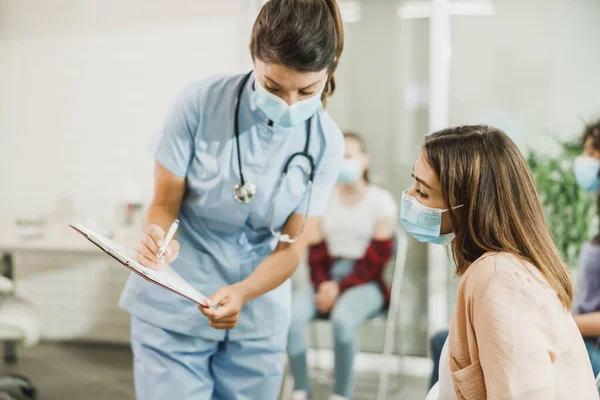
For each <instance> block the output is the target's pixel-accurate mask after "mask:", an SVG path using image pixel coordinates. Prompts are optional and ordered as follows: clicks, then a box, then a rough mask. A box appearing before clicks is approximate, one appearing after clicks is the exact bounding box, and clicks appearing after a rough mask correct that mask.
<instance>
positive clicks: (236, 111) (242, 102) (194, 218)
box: [121, 0, 344, 400]
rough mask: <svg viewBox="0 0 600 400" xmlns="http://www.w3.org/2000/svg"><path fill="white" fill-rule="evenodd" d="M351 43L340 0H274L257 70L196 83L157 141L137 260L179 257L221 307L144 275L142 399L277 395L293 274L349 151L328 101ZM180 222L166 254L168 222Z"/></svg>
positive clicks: (258, 41)
mask: <svg viewBox="0 0 600 400" xmlns="http://www.w3.org/2000/svg"><path fill="white" fill-rule="evenodd" d="M342 49H343V27H342V22H341V18H340V12H339V9H338V7H337V4H336V3H335V0H270V1H269V2H267V3H266V4H265V5H264V7H263V8H262V10H261V12H260V14H259V16H258V18H257V20H256V22H255V24H254V28H253V31H252V38H251V43H250V51H251V55H252V58H253V61H254V70H253V71H252V72H251V73H248V74H243V75H234V76H218V77H212V78H208V79H204V80H201V81H198V82H193V83H191V84H190V85H188V86H187V87H186V88H185V89H184V90H183V91H182V92H181V93H180V94H179V95H178V96H177V98H176V99H175V101H174V103H173V105H172V107H171V108H170V110H169V112H168V113H167V117H166V120H165V122H164V125H163V126H162V128H161V129H160V130H159V132H158V133H157V135H156V136H155V138H154V140H153V141H152V144H151V147H150V148H151V152H152V154H153V156H154V158H155V160H156V164H155V174H154V176H155V191H154V197H153V199H152V203H151V205H150V208H149V211H148V216H147V219H146V226H147V227H146V229H145V233H144V234H143V237H142V239H141V241H140V245H139V252H138V255H137V256H138V260H139V262H140V263H142V264H143V265H145V266H147V267H151V268H160V267H161V266H164V265H167V264H170V265H171V266H172V267H173V268H174V269H175V270H176V271H177V272H178V273H179V274H181V275H182V276H183V277H184V278H185V279H186V280H187V281H189V282H190V283H191V284H192V285H194V286H195V287H196V288H198V289H199V290H200V291H202V292H203V293H206V294H212V295H211V297H210V302H211V304H212V305H219V306H220V307H218V308H216V309H215V308H201V309H200V311H199V310H198V308H196V307H195V305H194V304H193V303H191V302H190V301H187V300H186V299H184V298H182V297H180V296H178V295H175V294H173V293H171V292H169V291H167V290H165V289H162V288H160V287H158V286H155V285H152V284H149V283H147V282H145V281H144V280H143V279H140V278H139V277H137V276H132V277H130V279H129V281H128V282H127V285H126V287H125V290H124V292H123V294H122V297H121V306H122V307H123V308H124V309H125V310H127V311H128V312H129V313H131V315H132V333H131V341H132V349H133V354H134V375H135V386H136V394H137V398H138V399H141V400H154V399H156V400H164V399H178V400H180V399H182V400H183V399H252V400H257V399H260V400H271V399H275V398H277V396H278V393H279V389H280V385H281V378H282V370H283V362H284V355H285V347H286V337H287V332H288V326H289V323H290V301H291V286H290V280H289V279H288V278H289V277H290V276H291V275H292V273H293V272H294V270H295V269H296V267H297V265H298V264H299V262H300V259H301V256H302V254H303V253H304V251H305V249H306V246H307V240H308V238H309V237H311V236H312V234H313V231H314V230H315V228H316V227H317V226H318V225H319V219H320V216H321V215H322V214H323V211H324V209H325V205H326V203H327V200H328V197H329V194H330V192H331V189H332V187H333V185H334V183H335V181H336V178H337V176H338V172H339V167H340V163H341V161H342V158H343V154H344V144H343V137H342V134H341V132H340V130H339V128H338V127H337V126H336V124H335V123H334V122H333V120H332V119H331V117H330V116H329V115H328V114H327V113H326V112H325V111H324V110H323V108H322V104H323V103H325V101H326V99H327V97H328V96H330V95H332V94H333V92H334V90H335V81H334V72H335V69H336V67H337V64H338V61H339V59H340V55H341V53H342ZM176 218H178V219H179V220H180V221H181V223H180V226H179V234H178V237H177V240H176V241H173V242H172V243H171V245H170V247H169V249H168V250H167V252H166V255H165V256H164V258H162V259H158V258H157V256H156V254H157V253H158V248H159V246H161V244H162V241H163V240H164V237H165V231H166V230H167V229H168V228H169V225H170V224H171V223H172V222H173V220H175V219H176Z"/></svg>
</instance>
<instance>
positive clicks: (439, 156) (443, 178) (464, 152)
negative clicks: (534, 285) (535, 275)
mask: <svg viewBox="0 0 600 400" xmlns="http://www.w3.org/2000/svg"><path fill="white" fill-rule="evenodd" d="M424 155H425V158H426V160H427V162H428V164H429V165H430V166H431V167H432V168H433V170H434V171H435V173H436V175H437V176H438V178H439V181H440V184H441V188H442V193H443V196H444V201H445V202H446V205H447V206H448V208H449V209H450V211H449V213H450V218H451V220H452V224H453V226H454V231H455V233H456V238H455V239H454V242H453V245H452V250H453V255H454V260H455V262H456V268H457V269H456V273H457V275H459V276H460V275H462V274H464V273H465V271H466V270H467V268H468V267H469V265H470V264H471V263H473V262H474V261H475V260H477V259H478V258H479V257H481V256H482V255H483V254H484V253H487V252H500V251H504V252H509V253H512V254H515V255H517V256H519V257H521V258H523V259H525V260H527V261H529V262H530V263H531V264H532V265H534V266H535V267H537V268H538V269H539V270H540V271H541V273H542V274H543V275H544V276H545V278H546V279H547V281H548V283H549V284H550V285H551V286H552V288H553V289H554V290H555V291H556V293H557V295H558V297H559V299H560V301H561V302H562V303H563V305H564V307H565V309H567V310H570V309H571V304H572V301H573V285H572V282H571V279H570V276H569V273H568V271H567V269H566V267H565V264H564V263H563V261H562V259H561V256H560V254H559V252H558V250H557V248H556V246H555V245H554V242H553V240H552V236H551V234H550V230H549V229H548V225H547V224H546V220H545V218H544V215H543V212H542V207H541V205H540V201H539V197H538V193H537V186H536V184H535V181H534V180H533V176H532V175H531V171H530V169H529V166H528V165H527V162H526V161H525V159H524V158H523V155H522V154H521V152H520V151H519V149H518V148H517V146H516V145H515V144H514V142H513V141H512V140H511V139H510V138H509V137H508V136H507V135H506V134H505V133H504V132H502V131H501V130H499V129H496V128H492V127H489V126H485V125H471V126H459V127H456V128H450V129H445V130H443V131H440V132H436V133H434V134H432V135H430V136H428V137H427V138H426V140H425V144H424ZM459 205H464V206H463V207H460V208H457V209H453V208H454V207H456V206H459Z"/></svg>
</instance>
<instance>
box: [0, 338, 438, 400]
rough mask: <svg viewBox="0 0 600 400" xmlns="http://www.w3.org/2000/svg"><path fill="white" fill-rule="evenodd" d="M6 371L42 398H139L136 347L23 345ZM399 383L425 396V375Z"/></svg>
mask: <svg viewBox="0 0 600 400" xmlns="http://www.w3.org/2000/svg"><path fill="white" fill-rule="evenodd" d="M1 373H17V374H21V375H25V376H27V377H28V378H30V379H31V380H32V381H33V382H34V383H35V385H36V386H37V388H38V390H39V392H40V396H39V399H40V400H109V399H110V400H116V399H118V400H128V399H131V400H133V399H134V390H133V376H132V372H131V352H130V350H129V349H128V348H127V347H122V346H107V345H98V344H56V343H43V344H41V345H38V346H36V347H34V348H31V349H19V361H18V363H17V364H15V365H11V366H7V365H2V366H1ZM368 378H369V377H368V376H360V377H358V379H362V380H369V379H368ZM396 383H399V384H400V387H401V390H400V391H398V392H397V393H396V394H394V395H393V396H390V398H391V399H407V400H422V399H424V398H425V395H426V391H427V381H426V380H425V379H416V378H408V377H406V378H401V380H400V381H397V382H396ZM375 389H376V388H375V387H373V388H371V389H369V387H368V386H365V387H362V386H361V387H357V392H358V393H357V395H356V396H355V399H356V400H359V399H369V398H373V397H374V392H375V391H376V390H375ZM329 393H330V389H329V387H328V386H327V385H326V384H323V385H319V384H318V383H317V382H315V395H316V399H315V400H322V399H323V400H325V399H327V395H328V394H329ZM169 400H177V399H169ZM198 400H205V399H198ZM257 400H263V399H257Z"/></svg>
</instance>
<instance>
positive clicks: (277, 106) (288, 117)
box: [254, 80, 325, 128]
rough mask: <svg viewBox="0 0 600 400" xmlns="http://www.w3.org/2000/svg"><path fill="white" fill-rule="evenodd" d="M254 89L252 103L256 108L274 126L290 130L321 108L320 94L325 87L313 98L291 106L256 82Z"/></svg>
mask: <svg viewBox="0 0 600 400" xmlns="http://www.w3.org/2000/svg"><path fill="white" fill-rule="evenodd" d="M254 87H255V90H254V102H255V103H256V105H257V106H258V108H260V109H261V110H262V112H264V113H265V115H266V116H267V118H269V119H270V120H271V121H273V123H274V124H276V125H281V126H283V127H284V128H291V127H292V126H294V125H298V124H301V123H303V122H305V121H306V120H307V119H309V118H310V117H312V116H313V115H314V114H315V113H316V112H317V111H318V110H319V109H320V108H322V107H323V103H322V102H321V93H322V92H323V89H324V88H325V86H323V88H321V90H320V91H319V92H318V93H317V94H315V95H314V96H312V97H310V98H308V99H304V100H300V101H297V102H295V103H294V104H292V105H291V106H289V105H288V104H287V103H286V102H285V100H283V99H282V98H281V97H279V96H277V95H276V94H274V93H271V92H269V91H268V90H267V89H265V88H264V87H262V85H261V84H260V83H259V82H258V81H257V80H255V81H254Z"/></svg>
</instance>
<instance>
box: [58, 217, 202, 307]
mask: <svg viewBox="0 0 600 400" xmlns="http://www.w3.org/2000/svg"><path fill="white" fill-rule="evenodd" d="M69 226H70V227H71V228H73V229H74V230H75V231H76V232H77V233H79V234H81V235H82V236H83V237H85V238H86V239H87V240H89V241H90V242H92V243H94V244H95V245H96V246H97V247H98V248H99V249H100V250H102V251H104V252H105V253H106V254H108V255H109V256H111V257H112V258H114V259H115V260H117V261H118V262H119V264H121V265H123V266H124V267H126V268H127V269H129V270H130V271H131V272H134V273H135V274H136V275H138V276H140V277H142V278H144V279H145V280H147V281H148V282H151V283H153V284H155V285H158V286H160V287H162V288H165V289H167V290H170V291H171V292H173V293H176V294H178V295H180V296H182V297H185V298H186V299H188V300H190V301H193V302H194V303H196V304H198V305H201V306H203V307H206V303H205V300H206V296H205V295H203V294H202V293H200V292H199V291H198V290H197V289H196V288H194V287H193V286H192V285H190V284H189V283H188V282H187V281H186V280H185V279H183V278H182V277H181V276H180V275H179V274H178V273H177V272H175V270H174V269H172V268H171V267H170V266H167V267H166V268H164V269H161V270H160V271H158V270H154V269H152V268H148V267H144V266H143V265H142V264H140V263H138V262H137V260H136V253H135V252H134V251H133V250H131V249H129V248H127V247H125V246H122V245H120V244H118V243H116V242H114V241H112V240H111V239H109V238H107V237H105V236H102V235H100V234H99V233H96V232H94V231H92V230H91V229H88V228H86V227H85V226H83V224H81V223H79V222H76V223H74V224H69Z"/></svg>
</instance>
